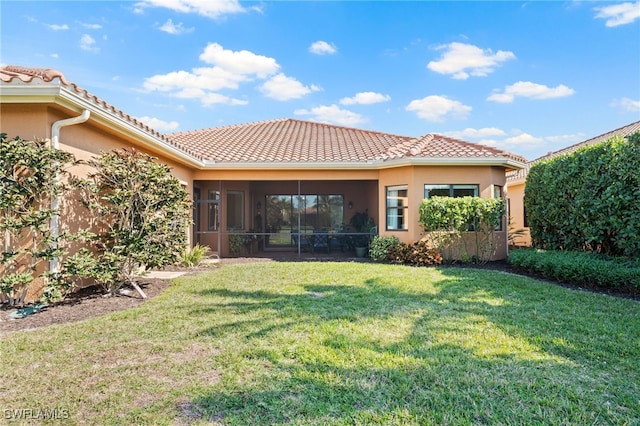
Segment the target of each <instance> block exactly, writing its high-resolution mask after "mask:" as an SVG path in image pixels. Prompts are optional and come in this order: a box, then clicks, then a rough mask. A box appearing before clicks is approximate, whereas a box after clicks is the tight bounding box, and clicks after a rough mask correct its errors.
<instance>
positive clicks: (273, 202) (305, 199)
mask: <svg viewBox="0 0 640 426" xmlns="http://www.w3.org/2000/svg"><path fill="white" fill-rule="evenodd" d="M265 205H266V207H265V213H266V215H267V219H266V224H267V232H269V234H270V236H269V245H270V247H277V246H286V245H290V244H292V242H293V241H294V240H293V238H292V235H291V234H292V233H293V234H297V233H311V232H313V231H321V230H327V231H328V230H336V231H338V230H340V229H342V224H343V222H344V196H342V195H339V194H323V195H320V194H301V195H299V196H298V195H269V194H267V195H266V196H265Z"/></svg>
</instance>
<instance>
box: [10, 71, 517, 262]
mask: <svg viewBox="0 0 640 426" xmlns="http://www.w3.org/2000/svg"><path fill="white" fill-rule="evenodd" d="M0 113H1V114H0V117H1V118H0V131H2V132H4V133H7V134H8V135H9V136H10V137H13V136H17V135H18V136H21V137H23V138H26V139H31V138H49V139H52V141H53V143H55V144H56V145H59V149H64V150H68V151H70V152H72V153H73V154H75V156H76V157H77V158H80V159H89V158H91V157H92V156H95V155H97V154H99V153H100V152H101V151H107V150H111V149H114V148H118V147H135V148H136V149H139V150H141V151H144V152H147V153H149V154H151V155H154V156H156V157H157V158H158V159H159V161H162V162H163V163H166V164H167V165H169V166H170V167H171V168H172V172H173V174H174V175H175V176H176V177H177V178H178V179H180V181H181V182H182V183H183V184H184V185H185V187H186V189H187V191H188V193H190V194H192V195H193V201H194V226H193V229H192V231H191V235H190V238H191V242H192V243H196V242H198V243H201V244H206V245H208V246H209V247H211V249H212V250H214V251H216V252H218V253H219V254H220V255H221V256H228V255H229V254H230V247H229V243H230V239H232V238H233V237H232V236H233V235H236V236H238V235H239V236H241V237H242V238H243V241H249V242H250V247H249V248H250V249H251V250H261V251H267V252H268V251H275V250H291V251H293V250H295V249H296V247H295V246H294V244H296V242H295V240H294V238H293V237H295V236H301V235H305V234H312V233H313V231H326V232H331V231H334V232H339V231H345V225H348V224H349V221H350V218H351V217H352V216H353V215H354V214H355V213H363V212H367V214H368V215H369V217H370V218H372V220H373V221H374V223H375V225H376V227H377V232H378V233H379V234H380V235H389V236H390V235H395V236H397V237H398V238H399V239H400V240H401V241H404V242H408V243H410V242H413V241H416V240H419V239H420V238H422V237H423V231H422V228H421V226H420V224H419V221H418V207H419V205H420V203H421V201H422V200H423V199H424V198H425V197H428V196H429V194H437V195H449V196H464V195H473V196H479V197H486V198H490V197H504V196H505V193H504V191H503V189H504V187H505V184H506V177H505V174H506V172H508V171H515V170H519V169H521V168H523V167H524V166H525V163H526V160H525V159H524V158H523V157H520V156H518V155H514V154H511V153H509V152H505V151H502V150H499V149H495V148H491V147H487V146H482V145H477V144H473V143H469V142H465V141H461V140H457V139H452V138H449V137H445V136H441V135H436V134H428V135H425V136H420V137H410V136H400V135H393V134H387V133H381V132H375V131H369V130H362V129H355V128H348V127H341V126H334V125H330V124H324V123H316V122H310V121H301V120H295V119H276V120H267V121H261V122H255V123H247V124H238V125H230V126H223V127H217V128H211V129H203V130H193V131H185V132H179V133H174V134H161V133H159V132H157V131H156V130H154V129H152V128H150V127H148V126H147V125H145V124H143V123H141V122H140V121H138V120H137V119H135V118H134V117H131V116H130V115H128V114H126V113H125V112H123V111H121V110H119V109H118V108H116V107H114V106H112V105H110V104H108V103H107V102H105V101H104V100H102V99H99V98H97V97H96V96H93V95H92V94H90V93H88V92H87V91H86V90H84V89H81V88H80V87H79V86H77V85H76V84H75V83H72V82H69V81H67V79H66V78H65V77H64V75H63V74H62V73H60V72H59V71H56V70H52V69H43V68H35V69H34V68H25V67H19V66H6V67H4V68H2V69H0ZM71 117H79V118H78V119H77V120H75V121H74V122H73V123H72V124H69V125H67V126H65V127H62V128H60V131H59V132H60V134H59V135H58V134H54V133H55V132H54V123H56V122H59V120H64V119H69V118H71ZM58 127H59V126H58ZM77 172H78V173H86V172H87V171H86V170H78V171H77ZM63 220H64V218H63ZM501 229H502V230H501V231H499V232H497V233H496V238H497V240H498V242H499V244H498V249H497V252H496V254H495V258H496V259H500V258H505V257H506V249H507V248H506V226H503V227H502V228H501ZM252 239H255V240H257V243H256V244H252V243H251V240H252ZM296 240H297V241H298V244H299V241H300V239H299V238H298V239H296ZM297 249H298V250H299V249H300V246H298V247H297Z"/></svg>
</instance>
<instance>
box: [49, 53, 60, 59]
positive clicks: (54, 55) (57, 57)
mask: <svg viewBox="0 0 640 426" xmlns="http://www.w3.org/2000/svg"><path fill="white" fill-rule="evenodd" d="M49 56H51V57H52V58H53V59H59V58H60V55H58V54H57V53H52V54H51V55H49Z"/></svg>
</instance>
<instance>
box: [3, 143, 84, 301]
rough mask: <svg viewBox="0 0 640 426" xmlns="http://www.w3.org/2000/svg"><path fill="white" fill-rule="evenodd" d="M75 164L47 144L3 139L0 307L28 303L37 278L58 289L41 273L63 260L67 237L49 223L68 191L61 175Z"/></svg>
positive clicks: (56, 213)
mask: <svg viewBox="0 0 640 426" xmlns="http://www.w3.org/2000/svg"><path fill="white" fill-rule="evenodd" d="M74 162H75V159H74V157H73V155H72V154H70V153H68V152H63V151H59V150H57V149H54V148H51V147H49V146H48V144H47V142H46V141H41V140H35V141H27V140H24V139H22V138H20V137H16V138H14V139H8V138H7V137H6V134H4V133H3V134H0V233H1V234H2V240H3V243H2V253H1V254H2V258H1V259H0V277H1V279H0V301H2V302H4V301H7V302H9V304H11V305H20V304H22V303H24V299H25V297H26V295H27V291H28V289H29V286H30V285H31V283H32V282H33V280H34V279H35V278H38V277H41V278H45V279H47V280H48V281H47V285H48V287H50V288H51V290H52V292H53V289H54V288H55V287H56V284H57V281H56V278H57V277H56V276H52V275H50V274H49V273H48V272H45V273H39V272H37V271H38V270H41V269H42V265H41V264H42V263H43V262H45V261H47V260H53V259H56V258H58V257H60V256H62V255H63V254H64V247H63V245H62V244H61V243H62V242H63V238H64V234H62V233H59V234H58V235H56V234H55V233H53V232H52V227H51V220H52V218H54V217H57V215H58V207H57V203H55V202H54V200H57V198H58V197H61V196H62V195H63V193H64V192H65V191H66V189H67V188H66V185H65V184H64V179H63V175H64V174H65V173H66V169H67V168H68V167H69V166H70V165H72V164H73V163H74ZM61 235H62V236H61ZM54 275H55V271H54ZM58 292H59V290H58Z"/></svg>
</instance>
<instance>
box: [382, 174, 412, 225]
mask: <svg viewBox="0 0 640 426" xmlns="http://www.w3.org/2000/svg"><path fill="white" fill-rule="evenodd" d="M408 196H409V187H408V186H407V185H397V186H388V187H387V230H390V231H400V230H402V231H404V230H406V229H408V225H409V224H408V221H407V211H408V209H409V203H408Z"/></svg>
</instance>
